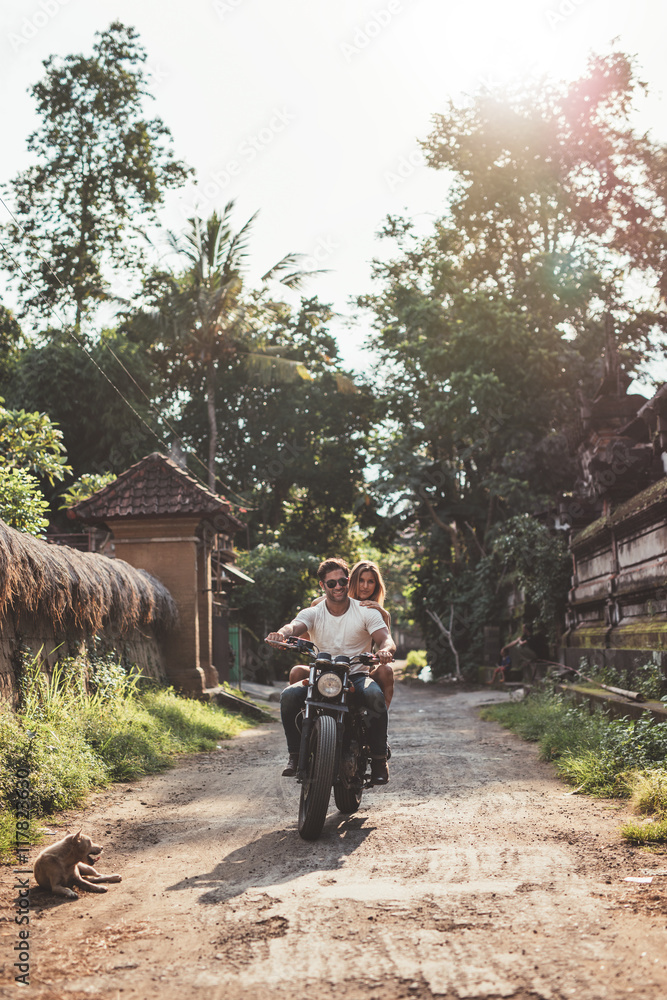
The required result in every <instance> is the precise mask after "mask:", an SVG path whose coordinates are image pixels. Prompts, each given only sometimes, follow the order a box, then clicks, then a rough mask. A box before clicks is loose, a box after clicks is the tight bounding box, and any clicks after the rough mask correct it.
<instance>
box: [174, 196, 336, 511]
mask: <svg viewBox="0 0 667 1000" xmlns="http://www.w3.org/2000/svg"><path fill="white" fill-rule="evenodd" d="M233 208H234V202H233V201H230V202H229V203H228V204H227V205H226V206H225V209H224V211H223V213H222V215H221V216H219V215H218V214H217V212H214V213H213V215H211V216H210V218H208V219H206V220H201V219H199V218H193V219H190V220H189V227H190V228H189V230H188V231H187V232H186V233H185V234H184V235H183V236H177V235H174V234H173V233H169V234H168V242H169V246H170V248H171V250H172V251H175V252H176V253H177V254H178V256H179V258H180V259H182V260H184V261H185V262H186V269H185V271H184V272H182V273H181V274H179V275H177V276H174V275H160V276H159V280H160V283H161V286H162V295H161V302H160V307H159V311H160V313H161V317H162V320H163V321H165V320H166V322H167V325H168V326H169V327H170V328H171V330H172V332H173V334H175V336H176V338H177V340H178V341H179V342H180V345H181V348H182V349H183V351H184V353H185V354H186V355H187V356H189V357H190V358H191V359H193V360H196V362H197V363H198V364H199V365H201V367H202V368H203V371H204V381H205V385H206V407H207V414H208V424H209V449H208V479H209V488H210V489H211V490H213V491H214V490H215V481H216V474H215V457H216V452H217V447H218V429H217V420H216V366H217V364H218V363H219V362H220V361H224V360H225V359H230V358H232V357H234V356H236V355H238V354H241V353H242V354H244V355H245V356H246V358H247V363H248V364H249V365H251V367H252V368H253V370H254V371H256V372H257V375H258V377H260V378H262V379H265V378H267V377H271V376H273V377H275V376H278V377H279V378H280V379H281V380H283V381H284V380H289V379H310V378H311V376H310V374H309V373H308V371H307V370H306V368H305V367H304V366H303V365H302V364H300V363H299V362H298V361H291V360H289V359H287V358H282V357H278V356H275V355H273V354H272V353H271V352H270V351H268V350H265V351H259V350H257V337H256V332H257V331H255V330H254V329H253V312H252V310H251V309H250V308H249V303H248V300H247V299H246V298H244V294H243V293H244V286H243V270H244V264H245V258H246V257H247V256H248V240H249V237H250V233H251V229H252V225H253V223H254V221H255V219H256V218H257V213H255V214H254V215H253V216H251V218H250V219H248V221H247V222H246V223H245V225H243V226H242V227H241V229H239V230H238V232H234V230H233V228H232V225H231V214H232V211H233ZM299 256H300V255H299V254H287V255H286V256H285V257H283V258H282V259H281V260H279V261H278V263H277V264H274V266H273V267H272V268H270V269H269V270H268V271H267V272H266V274H264V275H263V276H262V282H263V283H264V284H266V282H268V281H269V280H271V279H277V280H278V281H280V282H281V283H282V284H283V285H286V286H287V287H288V288H298V287H299V286H300V284H301V283H302V281H303V280H304V279H305V278H306V277H308V276H309V275H311V274H316V273H319V272H317V271H301V270H299V269H298V266H297V265H298V260H299ZM165 279H166V286H167V295H166V296H164V287H165Z"/></svg>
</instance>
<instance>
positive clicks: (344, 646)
mask: <svg viewBox="0 0 667 1000" xmlns="http://www.w3.org/2000/svg"><path fill="white" fill-rule="evenodd" d="M317 576H318V579H319V581H320V587H321V588H322V591H323V593H324V596H325V600H324V601H322V602H321V603H320V604H316V605H315V606H314V607H309V608H303V609H302V610H301V611H299V613H298V614H297V616H296V618H294V619H293V621H291V622H289V624H287V625H283V626H282V627H281V628H280V629H278V631H277V632H270V633H269V635H267V637H266V641H267V642H272V641H277V642H281V641H284V640H285V639H289V638H290V637H291V636H297V637H298V636H300V635H303V634H304V633H305V632H308V633H309V634H310V637H311V639H312V641H313V642H314V643H315V645H316V646H317V647H318V648H319V649H326V650H327V651H328V652H330V653H331V655H332V656H338V655H342V656H350V657H352V656H357V655H358V654H359V653H368V652H370V650H371V646H372V644H373V643H375V645H376V655H377V657H378V660H379V661H380V662H381V663H389V662H390V661H391V660H392V659H393V655H394V652H395V651H396V646H395V644H394V641H393V639H392V638H391V635H390V633H389V629H388V628H387V626H386V625H385V623H384V619H383V618H382V615H381V614H380V612H379V611H377V610H376V609H375V608H364V607H362V606H361V603H360V602H359V601H355V600H353V599H352V598H350V597H349V595H348V592H347V590H348V578H349V569H348V565H347V563H346V562H345V560H344V559H325V560H324V562H322V563H320V565H319V567H318V570H317ZM368 671H369V668H368V666H364V665H362V664H357V665H356V666H354V667H353V668H352V670H351V672H350V681H351V683H352V684H353V685H354V689H355V692H356V694H357V696H358V697H361V698H362V699H363V702H364V706H365V708H366V710H367V712H368V736H369V745H370V751H371V779H372V782H373V784H375V785H386V784H387V782H388V781H389V769H388V767H387V706H386V704H385V699H384V695H383V693H382V689H381V688H380V686H379V685H378V684H376V682H375V681H373V680H371V679H370V677H369V676H368ZM306 693H307V690H306V687H305V686H304V682H303V681H299V682H297V683H296V684H291V685H290V686H289V687H287V688H285V690H284V691H283V693H282V696H281V699H280V714H281V717H282V723H283V728H284V730H285V736H286V738H287V751H288V754H289V759H288V761H287V767H286V768H285V770H284V771H283V776H284V777H294V776H295V775H296V772H297V767H298V763H299V747H300V742H301V737H300V734H299V730H298V728H297V722H296V720H297V717H298V715H299V713H300V711H301V709H302V707H303V705H304V703H305V700H306Z"/></svg>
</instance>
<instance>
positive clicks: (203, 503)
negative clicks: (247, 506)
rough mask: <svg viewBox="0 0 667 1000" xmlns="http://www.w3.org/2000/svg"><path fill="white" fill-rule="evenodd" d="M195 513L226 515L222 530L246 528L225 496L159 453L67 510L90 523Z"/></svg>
mask: <svg viewBox="0 0 667 1000" xmlns="http://www.w3.org/2000/svg"><path fill="white" fill-rule="evenodd" d="M195 514H199V515H201V516H202V517H206V516H207V515H208V516H212V515H215V514H217V515H224V517H225V522H226V523H225V526H224V527H221V529H220V530H221V531H236V530H238V528H241V527H243V525H242V523H241V522H240V521H239V520H237V518H235V517H234V516H233V514H231V505H230V504H229V503H228V502H227V500H225V499H224V497H220V496H218V495H217V494H216V493H212V492H211V490H209V489H207V487H205V486H202V485H201V483H199V482H198V481H197V480H196V479H195V478H194V476H192V475H191V474H190V473H189V472H187V471H186V470H185V469H182V468H181V467H180V466H179V465H177V464H176V462H174V461H173V460H172V459H171V458H167V456H166V455H161V454H160V453H159V452H157V451H154V452H153V454H152V455H147V456H146V458H142V459H141V461H140V462H137V463H136V464H135V465H133V466H131V467H130V468H129V469H128V470H127V471H126V472H123V473H122V474H121V475H120V476H119V477H118V479H115V480H114V482H113V483H109V485H108V486H105V487H104V489H101V490H98V491H97V493H93V495H92V496H90V497H88V498H87V499H86V500H81V501H80V503H77V504H75V505H74V506H73V507H71V508H70V510H69V511H68V516H70V517H72V518H76V519H77V520H79V521H84V522H87V523H95V522H100V521H113V520H117V519H119V518H141V517H165V516H170V515H171V516H179V515H180V516H185V515H190V516H192V515H195Z"/></svg>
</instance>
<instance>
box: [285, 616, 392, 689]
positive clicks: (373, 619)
mask: <svg viewBox="0 0 667 1000" xmlns="http://www.w3.org/2000/svg"><path fill="white" fill-rule="evenodd" d="M294 621H295V622H303V624H304V625H305V626H306V627H307V628H308V632H309V634H310V638H311V639H312V640H313V642H314V643H315V645H316V646H317V647H318V648H319V649H321V650H322V651H323V652H325V653H331V655H332V657H333V656H358V654H359V653H369V652H370V650H371V646H372V644H373V639H372V633H373V632H377V631H378V629H381V628H386V625H385V622H384V618H383V617H382V615H381V614H380V612H379V611H378V610H377V609H376V608H362V607H361V604H360V603H359V601H355V600H354V599H353V598H350V606H349V608H348V609H347V611H346V612H345V614H344V615H338V616H337V615H332V614H331V612H330V611H329V609H328V608H327V602H326V601H320V603H319V604H316V605H315V607H311V608H303V610H302V611H299V613H298V614H297V616H296V618H295V619H294ZM368 670H369V668H368V667H367V666H364V665H363V664H361V663H358V664H356V665H355V666H353V667H352V669H351V670H350V673H351V674H367V673H368Z"/></svg>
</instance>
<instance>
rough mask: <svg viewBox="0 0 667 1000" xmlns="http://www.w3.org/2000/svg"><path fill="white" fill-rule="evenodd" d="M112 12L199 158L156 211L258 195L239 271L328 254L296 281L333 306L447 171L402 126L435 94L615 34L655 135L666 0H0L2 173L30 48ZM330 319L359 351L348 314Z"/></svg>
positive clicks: (437, 101)
mask: <svg viewBox="0 0 667 1000" xmlns="http://www.w3.org/2000/svg"><path fill="white" fill-rule="evenodd" d="M115 19H119V20H121V21H123V22H124V23H126V24H130V25H133V26H134V27H135V28H136V29H137V30H138V32H139V34H140V36H141V40H142V42H143V44H144V46H145V48H146V50H147V52H148V67H149V69H150V71H151V73H152V86H151V90H152V93H153V94H154V95H155V97H156V100H155V102H153V104H152V107H153V108H154V113H155V114H158V115H160V116H161V117H162V118H163V119H164V121H165V122H166V124H167V125H168V126H169V128H170V129H171V131H172V133H173V137H174V144H175V151H176V154H177V156H179V157H181V158H182V159H185V160H186V161H187V162H188V163H189V164H190V165H192V166H193V167H195V169H196V171H197V176H198V190H197V191H195V190H194V189H193V188H190V189H189V190H187V191H186V192H184V193H182V194H176V193H174V194H173V195H172V196H170V197H169V199H168V202H167V205H166V207H165V209H164V211H163V213H162V219H163V222H164V224H165V225H166V226H168V227H170V228H172V229H180V228H181V227H182V226H183V223H184V220H185V219H186V218H187V217H188V216H189V215H190V214H191V210H192V207H193V206H194V205H195V204H198V205H199V207H200V210H201V211H202V212H203V213H204V214H206V215H208V214H210V212H211V211H212V210H213V209H214V208H216V207H217V208H221V207H222V206H223V205H224V204H225V203H226V202H227V201H228V200H229V199H231V198H234V199H236V202H237V206H238V215H237V221H238V224H239V225H240V224H242V223H243V222H244V221H245V220H246V219H247V218H248V217H249V216H250V215H251V214H252V213H253V212H255V211H256V210H257V209H259V210H260V216H259V219H258V220H257V223H256V226H255V230H254V240H253V244H252V256H253V267H252V272H253V274H254V275H256V276H257V275H260V274H262V273H263V272H264V271H265V270H266V269H267V268H268V267H269V266H270V265H271V264H273V263H274V262H275V261H276V260H278V259H279V258H280V257H282V256H283V255H284V254H285V253H286V252H289V251H298V252H302V253H304V254H306V255H308V257H309V258H310V260H309V261H308V262H307V263H309V264H310V265H311V266H317V267H323V268H328V269H329V273H327V274H323V275H320V276H318V277H317V278H313V279H311V281H310V283H309V285H308V286H307V288H306V289H305V292H306V293H307V294H318V295H319V296H320V298H321V299H322V300H323V301H327V302H332V303H333V304H334V305H335V307H336V308H337V309H338V310H339V311H340V312H341V313H343V314H349V313H350V311H351V310H350V306H349V297H350V296H352V295H356V294H360V293H362V292H366V291H368V290H369V288H370V266H369V262H370V260H371V258H372V257H373V255H374V254H377V253H378V252H379V248H378V246H377V242H376V240H375V238H374V234H375V232H376V231H377V229H378V227H379V226H380V224H381V222H382V220H383V218H384V217H385V215H386V214H387V213H389V212H392V213H397V212H407V213H408V214H410V215H411V216H413V217H417V218H419V219H420V220H421V221H422V222H423V224H424V225H425V226H426V225H428V223H429V221H430V220H431V219H432V218H433V217H434V216H435V215H437V214H439V212H440V210H441V207H442V202H443V198H444V196H445V184H446V180H445V176H444V175H443V174H439V173H437V172H434V171H430V170H427V169H426V168H425V167H424V166H423V165H422V164H421V162H420V156H419V147H418V145H417V140H418V139H420V138H425V137H426V135H427V134H428V131H429V119H430V116H431V115H432V114H434V113H435V112H437V111H439V110H442V109H443V108H444V106H445V103H446V102H447V100H448V99H449V98H450V97H453V98H455V99H456V98H460V97H461V96H462V95H463V94H465V93H472V92H474V91H475V90H477V89H478V88H479V86H480V85H481V84H482V83H493V82H494V81H497V82H504V81H506V80H508V79H509V78H511V77H514V76H516V75H525V74H536V75H539V74H541V73H543V72H547V73H548V74H550V75H552V76H556V77H559V78H568V79H570V78H574V77H576V76H577V75H579V74H580V73H581V72H582V71H583V69H584V67H585V62H586V57H587V55H588V53H589V52H590V51H591V50H595V51H606V50H607V49H608V48H609V45H610V42H611V40H612V39H614V38H615V37H618V38H619V40H620V45H621V47H622V48H623V50H625V51H628V52H630V53H632V54H636V55H637V57H638V59H639V64H640V66H641V69H642V72H643V74H644V78H645V79H646V80H647V81H648V82H649V84H650V85H651V87H652V91H653V96H652V98H651V99H650V100H649V101H647V102H645V105H644V107H643V108H642V111H641V115H640V119H639V123H640V124H641V126H642V127H643V128H645V129H653V130H654V134H655V137H656V138H660V139H667V120H666V117H665V91H666V90H667V61H666V60H665V55H664V39H665V37H667V5H663V4H659V3H657V2H656V0H633V2H632V3H630V2H628V0H355V2H352V0H285V2H282V3H278V2H276V0H191V2H190V3H184V2H179V0H160V2H157V0H113V2H112V0H95V3H90V2H88V3H85V2H84V0H4V3H3V4H2V8H1V10H0V53H1V55H0V81H1V87H2V94H3V98H4V100H3V139H2V146H1V148H0V182H6V181H7V180H9V179H10V178H11V177H13V176H14V175H15V174H16V172H17V171H18V170H20V169H23V168H25V167H26V166H27V165H28V163H29V162H30V161H29V158H28V154H27V152H26V149H25V139H26V137H27V135H28V134H29V132H30V131H31V130H32V129H33V128H34V127H35V124H36V119H35V117H34V114H33V102H32V99H31V98H30V97H29V96H28V94H27V88H28V87H29V86H31V85H32V84H33V83H35V82H36V81H37V80H38V79H40V77H41V76H42V73H43V69H42V65H41V63H42V60H43V59H45V58H47V57H48V56H49V55H51V54H53V53H59V54H62V55H67V54H69V53H72V52H85V53H89V52H90V51H91V47H92V43H93V36H94V33H95V31H100V30H103V29H104V28H106V27H108V25H109V24H110V22H111V21H112V20H115ZM0 211H3V212H4V210H3V209H2V207H1V206H0ZM336 330H337V334H338V337H339V341H340V344H341V348H342V351H343V355H344V357H345V359H346V360H347V362H348V363H349V364H353V365H355V366H356V367H357V368H361V367H363V365H364V363H365V360H366V356H365V354H364V352H363V349H362V344H363V339H364V337H365V335H366V329H365V328H364V326H363V324H361V325H357V326H356V327H353V328H347V327H346V326H345V325H344V324H343V323H342V322H341V323H340V324H339V325H337V328H336Z"/></svg>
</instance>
